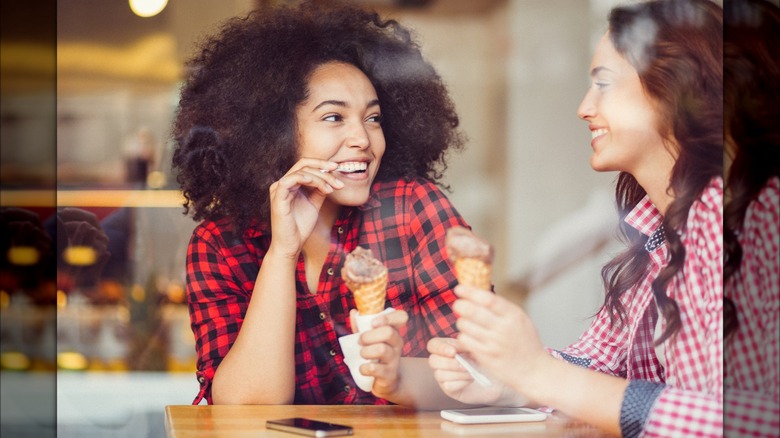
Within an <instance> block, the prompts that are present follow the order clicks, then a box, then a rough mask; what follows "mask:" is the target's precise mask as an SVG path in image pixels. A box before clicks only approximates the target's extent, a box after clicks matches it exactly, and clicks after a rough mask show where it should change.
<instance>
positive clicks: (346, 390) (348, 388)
mask: <svg viewBox="0 0 780 438" xmlns="http://www.w3.org/2000/svg"><path fill="white" fill-rule="evenodd" d="M350 389H352V388H350V387H349V385H344V392H349V391H350Z"/></svg>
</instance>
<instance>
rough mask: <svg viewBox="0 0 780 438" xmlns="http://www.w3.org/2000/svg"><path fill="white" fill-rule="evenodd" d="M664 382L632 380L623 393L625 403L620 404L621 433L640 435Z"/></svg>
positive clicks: (633, 435)
mask: <svg viewBox="0 0 780 438" xmlns="http://www.w3.org/2000/svg"><path fill="white" fill-rule="evenodd" d="M665 386H666V385H664V384H663V383H656V382H649V381H647V380H632V381H630V382H629V383H628V388H626V391H625V392H624V393H623V403H622V404H621V406H620V433H621V435H622V436H624V437H628V438H634V437H636V436H639V434H640V433H641V432H642V428H643V427H644V425H645V422H646V421H647V417H648V416H649V415H650V409H651V408H652V407H653V403H655V401H656V399H657V398H658V396H659V395H661V391H663V389H664V387H665Z"/></svg>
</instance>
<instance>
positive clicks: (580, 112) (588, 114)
mask: <svg viewBox="0 0 780 438" xmlns="http://www.w3.org/2000/svg"><path fill="white" fill-rule="evenodd" d="M595 115H596V106H595V104H594V99H593V90H588V92H587V93H585V96H584V97H583V98H582V102H580V106H579V108H577V117H579V118H581V119H582V120H588V119H589V118H592V117H593V116H595Z"/></svg>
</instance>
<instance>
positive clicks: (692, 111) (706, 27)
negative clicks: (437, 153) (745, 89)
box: [601, 0, 723, 343]
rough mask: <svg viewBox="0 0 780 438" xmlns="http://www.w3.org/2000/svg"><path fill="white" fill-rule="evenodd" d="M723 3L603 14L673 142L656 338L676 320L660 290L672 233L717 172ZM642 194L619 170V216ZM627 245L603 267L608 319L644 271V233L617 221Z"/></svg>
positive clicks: (656, 291)
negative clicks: (660, 327) (647, 33)
mask: <svg viewBox="0 0 780 438" xmlns="http://www.w3.org/2000/svg"><path fill="white" fill-rule="evenodd" d="M647 20H650V21H652V23H654V24H655V28H656V29H657V33H656V35H655V38H654V40H653V41H652V44H651V45H650V47H644V46H643V45H642V44H641V41H640V44H636V42H638V41H639V40H636V39H635V38H632V36H635V35H637V32H638V30H639V29H641V26H643V25H644V26H646V25H647ZM722 29H723V10H722V9H721V8H720V7H719V6H718V5H717V4H715V3H713V2H712V1H710V0H650V1H645V2H640V3H632V4H630V5H626V6H618V7H615V8H614V9H612V11H611V12H610V15H609V32H610V38H611V41H612V43H613V44H614V46H615V48H616V49H617V51H618V52H619V53H620V54H621V55H622V56H624V57H625V58H626V59H627V60H628V61H629V62H630V63H631V64H632V65H633V66H634V68H636V69H637V72H638V73H639V79H640V81H641V83H642V87H643V88H644V90H645V92H647V94H648V95H649V96H651V97H652V98H653V99H654V100H655V102H656V103H657V104H658V106H659V109H660V112H661V115H662V122H661V123H662V125H663V126H662V129H664V132H663V134H665V135H666V136H667V137H673V138H674V139H675V140H676V141H677V142H678V144H679V145H680V150H679V155H678V157H677V160H676V161H675V164H674V167H673V168H672V174H671V180H670V182H669V187H668V189H669V190H670V191H671V192H672V193H674V196H675V199H674V200H673V201H672V202H671V203H670V204H669V208H668V209H667V211H666V214H665V215H664V218H663V222H662V225H663V226H664V235H665V238H666V244H667V247H668V249H669V264H668V265H667V266H666V267H664V268H663V269H661V271H660V272H659V274H658V276H657V277H656V279H655V280H654V281H653V283H652V285H651V287H652V290H653V295H654V296H655V299H656V301H657V303H658V307H659V308H660V310H661V313H662V314H663V316H664V318H665V319H666V321H667V326H666V329H665V330H664V332H663V333H662V335H661V337H660V338H659V339H658V340H657V341H656V343H661V342H663V341H665V340H666V339H667V338H669V337H670V336H673V335H674V334H676V333H677V332H678V331H679V330H680V328H681V325H682V321H681V318H680V310H679V306H678V305H677V302H676V301H675V300H674V299H672V298H670V297H669V296H668V295H667V294H666V289H667V287H668V285H669V284H670V283H671V282H672V280H673V278H674V277H675V276H676V275H677V274H678V273H679V272H681V271H682V269H683V264H684V262H685V256H686V254H685V248H684V247H683V244H682V239H681V238H680V236H679V234H678V233H682V232H683V231H684V229H685V225H686V221H687V219H688V212H689V210H690V208H691V206H692V205H693V203H694V201H696V200H697V199H698V198H699V197H700V196H701V194H702V192H703V191H704V189H705V188H706V187H707V185H708V184H709V182H710V180H712V179H713V178H715V177H717V176H720V175H722V173H723V50H722V45H723V36H722V33H723V32H722ZM645 195H646V192H645V190H644V189H643V188H642V187H641V186H640V185H639V183H638V182H637V180H636V179H635V178H634V177H633V176H632V175H631V174H629V173H625V172H624V173H621V174H620V176H619V178H618V183H617V189H616V201H617V205H618V209H619V211H620V213H621V217H625V216H626V215H627V214H628V213H629V212H630V211H631V210H632V209H633V208H634V207H635V206H636V204H637V203H639V201H641V200H642V198H643V197H644V196H645ZM621 232H622V235H623V237H624V239H625V240H626V241H627V242H628V243H629V248H628V249H627V250H626V251H625V252H623V253H621V254H619V255H618V256H616V257H615V258H614V259H612V260H611V261H610V262H609V263H607V265H606V266H604V268H603V269H602V272H601V276H602V279H603V282H604V284H605V286H606V288H607V296H606V299H605V304H604V307H606V308H607V309H608V311H609V314H610V317H611V320H612V321H613V322H615V321H617V322H620V323H622V322H624V317H625V308H624V306H623V304H622V303H621V301H620V297H621V295H622V294H623V293H624V292H626V291H628V290H629V289H630V288H632V287H633V286H634V285H636V284H638V283H639V282H641V281H642V279H643V278H644V277H645V275H646V272H647V263H648V261H649V256H648V254H647V251H646V250H645V248H644V246H645V242H646V241H647V236H644V235H642V234H640V233H639V232H637V231H636V230H634V229H633V228H631V227H630V226H629V225H627V224H626V223H625V222H623V221H621Z"/></svg>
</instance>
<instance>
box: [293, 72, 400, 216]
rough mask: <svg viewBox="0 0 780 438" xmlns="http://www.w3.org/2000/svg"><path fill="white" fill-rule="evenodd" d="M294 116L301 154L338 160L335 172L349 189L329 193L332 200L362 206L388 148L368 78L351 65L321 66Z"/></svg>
mask: <svg viewBox="0 0 780 438" xmlns="http://www.w3.org/2000/svg"><path fill="white" fill-rule="evenodd" d="M295 120H296V125H297V131H298V155H299V158H319V159H323V160H330V161H335V162H337V163H339V168H338V169H337V170H336V171H334V175H335V176H336V177H337V178H338V179H340V180H341V181H342V182H344V185H345V187H344V188H343V189H340V190H336V191H335V192H333V193H332V194H330V195H329V196H328V200H329V202H332V203H335V204H338V205H344V206H358V205H362V204H364V203H365V202H366V201H367V200H368V196H369V193H370V190H371V184H372V183H373V181H374V178H376V175H377V172H378V171H379V163H380V162H381V161H382V155H383V154H384V152H385V136H384V134H383V133H382V125H381V123H380V122H381V111H380V108H379V100H378V98H377V94H376V90H374V86H373V85H371V81H369V79H368V77H366V75H365V74H363V72H361V71H360V70H359V69H358V68H357V67H355V66H353V65H351V64H346V63H341V62H331V63H327V64H323V65H320V66H319V67H317V68H316V69H315V70H314V71H313V72H312V74H311V77H310V79H309V83H308V98H307V99H306V100H305V101H303V102H302V103H301V104H300V105H298V107H297V108H296V111H295Z"/></svg>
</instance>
